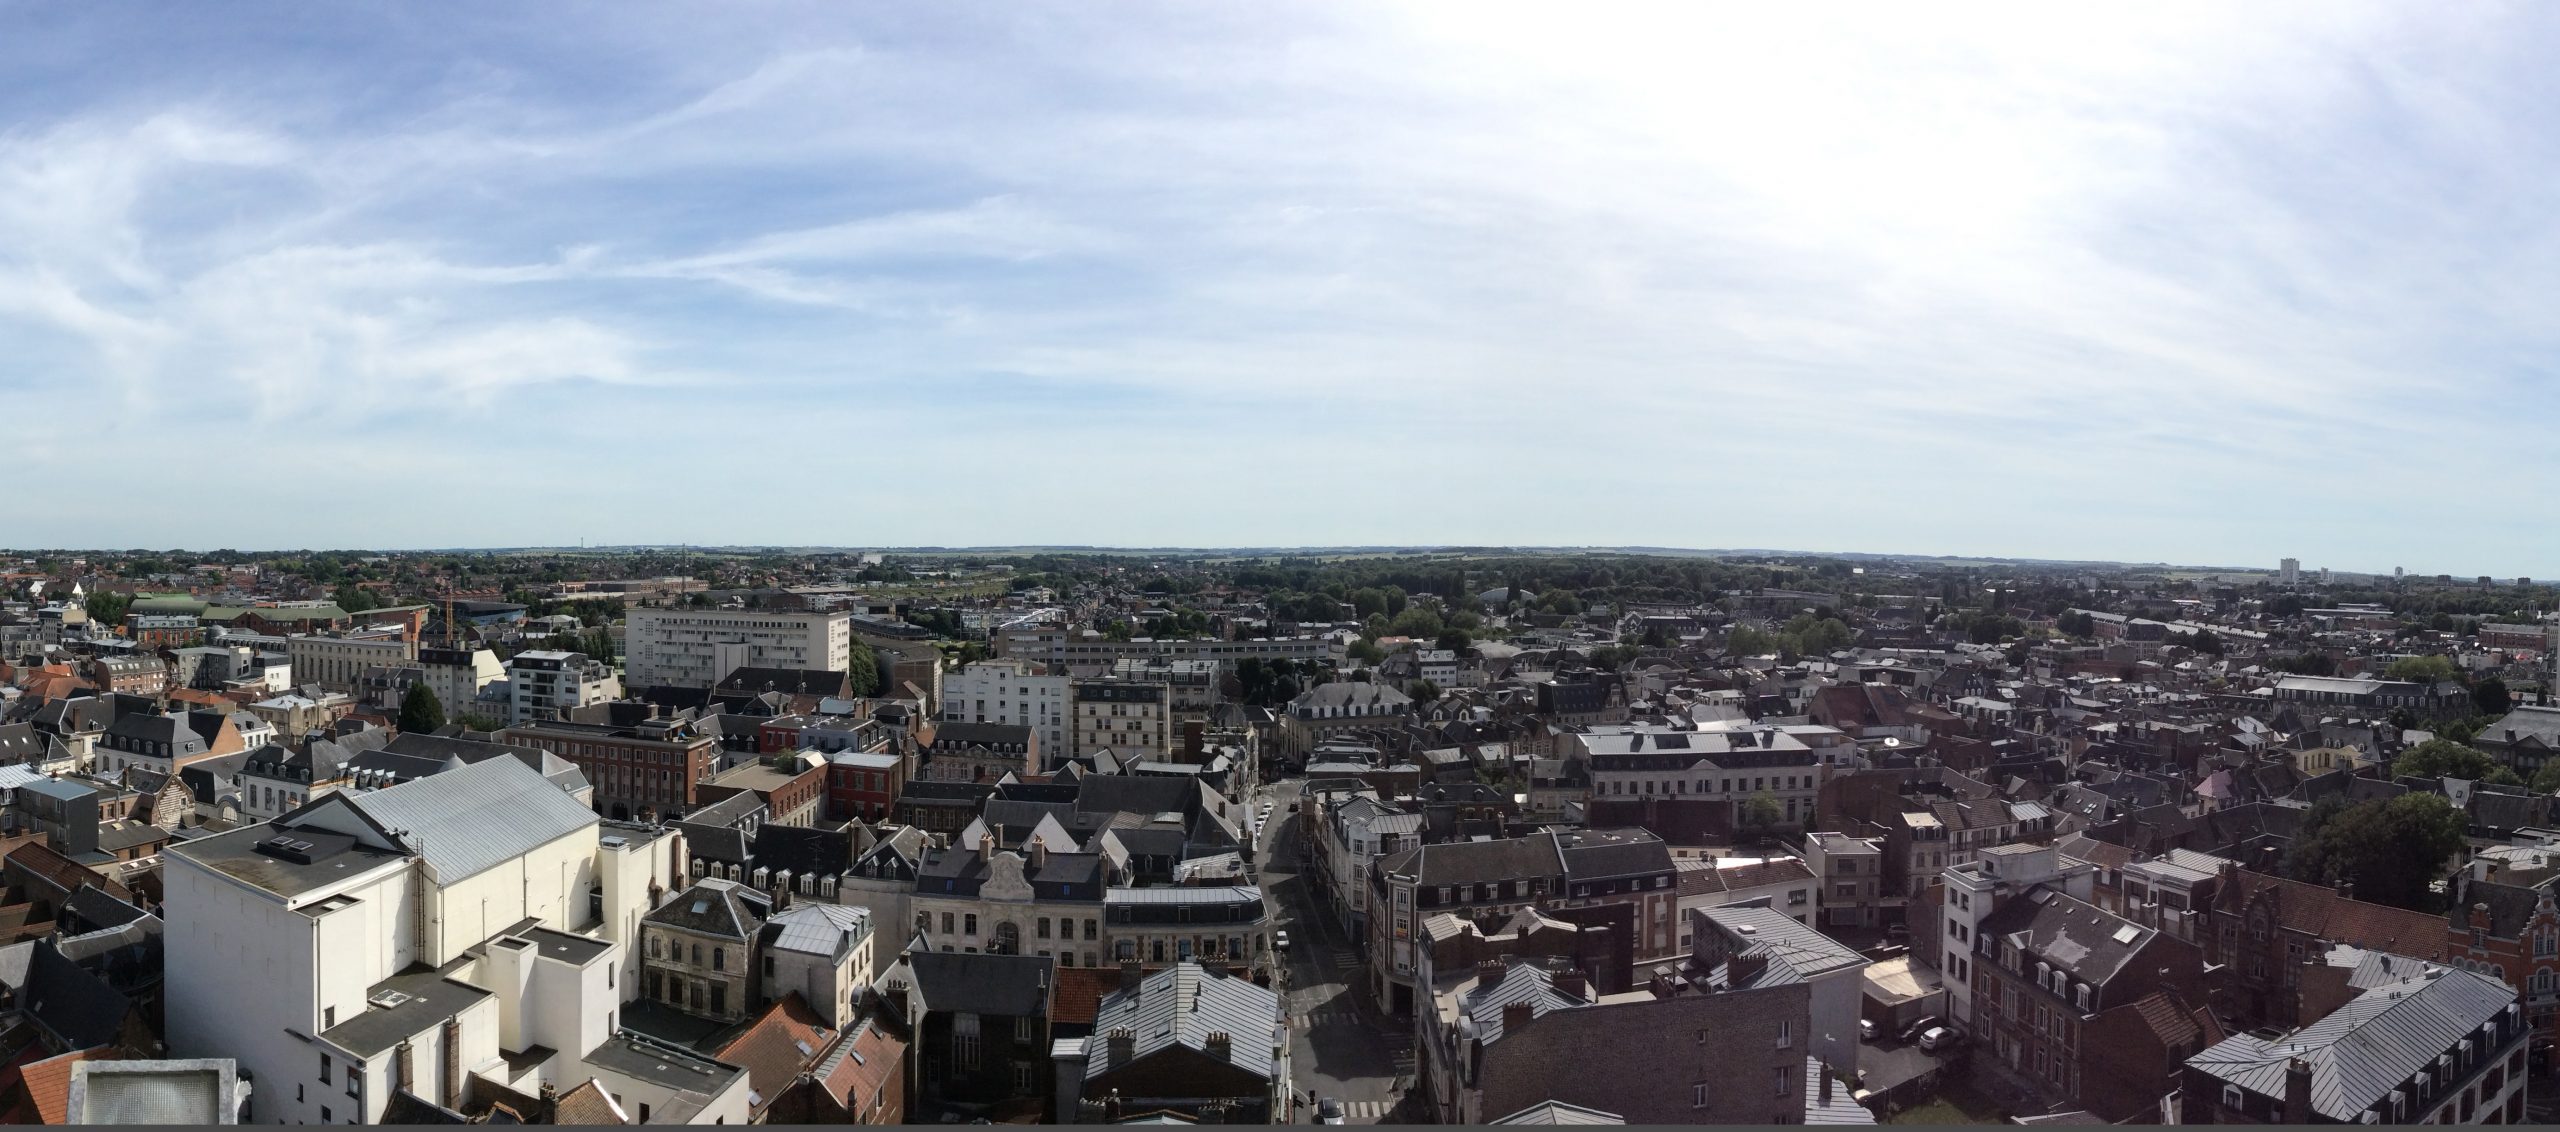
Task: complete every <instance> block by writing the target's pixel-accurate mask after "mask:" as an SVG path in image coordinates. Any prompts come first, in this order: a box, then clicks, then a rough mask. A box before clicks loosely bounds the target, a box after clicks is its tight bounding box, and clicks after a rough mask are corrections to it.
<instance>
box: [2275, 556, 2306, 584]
mask: <svg viewBox="0 0 2560 1132" xmlns="http://www.w3.org/2000/svg"><path fill="white" fill-rule="evenodd" d="M2301 581H2302V560H2301V559H2299V558H2287V559H2285V560H2284V561H2282V562H2279V563H2277V564H2276V584H2277V585H2280V586H2283V587H2285V588H2287V589H2291V588H2293V586H2294V585H2296V584H2297V583H2299V582H2301Z"/></svg>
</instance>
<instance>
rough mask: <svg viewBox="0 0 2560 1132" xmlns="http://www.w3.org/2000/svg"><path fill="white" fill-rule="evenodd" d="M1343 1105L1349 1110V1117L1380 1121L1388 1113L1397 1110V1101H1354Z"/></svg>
mask: <svg viewBox="0 0 2560 1132" xmlns="http://www.w3.org/2000/svg"><path fill="white" fill-rule="evenodd" d="M1342 1107H1343V1108H1344V1109H1345V1110H1346V1111H1347V1113H1348V1119H1351V1120H1367V1121H1378V1120H1384V1119H1386V1116H1387V1114H1388V1113H1390V1112H1394V1111H1395V1108H1396V1102H1394V1101H1353V1102H1351V1103H1349V1104H1346V1105H1344V1106H1342Z"/></svg>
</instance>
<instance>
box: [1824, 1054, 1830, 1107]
mask: <svg viewBox="0 0 2560 1132" xmlns="http://www.w3.org/2000/svg"><path fill="white" fill-rule="evenodd" d="M1822 1103H1823V1104H1826V1105H1827V1104H1830V1103H1831V1063H1830V1062H1827V1061H1826V1062H1823V1063H1822Z"/></svg>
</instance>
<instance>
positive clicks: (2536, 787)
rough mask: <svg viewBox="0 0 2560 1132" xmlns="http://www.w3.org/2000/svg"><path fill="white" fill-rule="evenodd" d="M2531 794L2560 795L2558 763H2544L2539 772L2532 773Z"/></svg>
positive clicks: (2559, 766)
mask: <svg viewBox="0 0 2560 1132" xmlns="http://www.w3.org/2000/svg"><path fill="white" fill-rule="evenodd" d="M2533 792H2534V793H2536V794H2560V762H2552V763H2544V764H2542V769H2541V770H2537V771H2535V772H2533Z"/></svg>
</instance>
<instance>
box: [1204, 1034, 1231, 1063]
mask: <svg viewBox="0 0 2560 1132" xmlns="http://www.w3.org/2000/svg"><path fill="white" fill-rule="evenodd" d="M1209 1056H1210V1057H1212V1058H1215V1059H1217V1060H1219V1061H1233V1060H1235V1057H1236V1043H1235V1039H1234V1038H1232V1037H1230V1036H1228V1034H1227V1032H1226V1031H1225V1030H1211V1031H1209Z"/></svg>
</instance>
